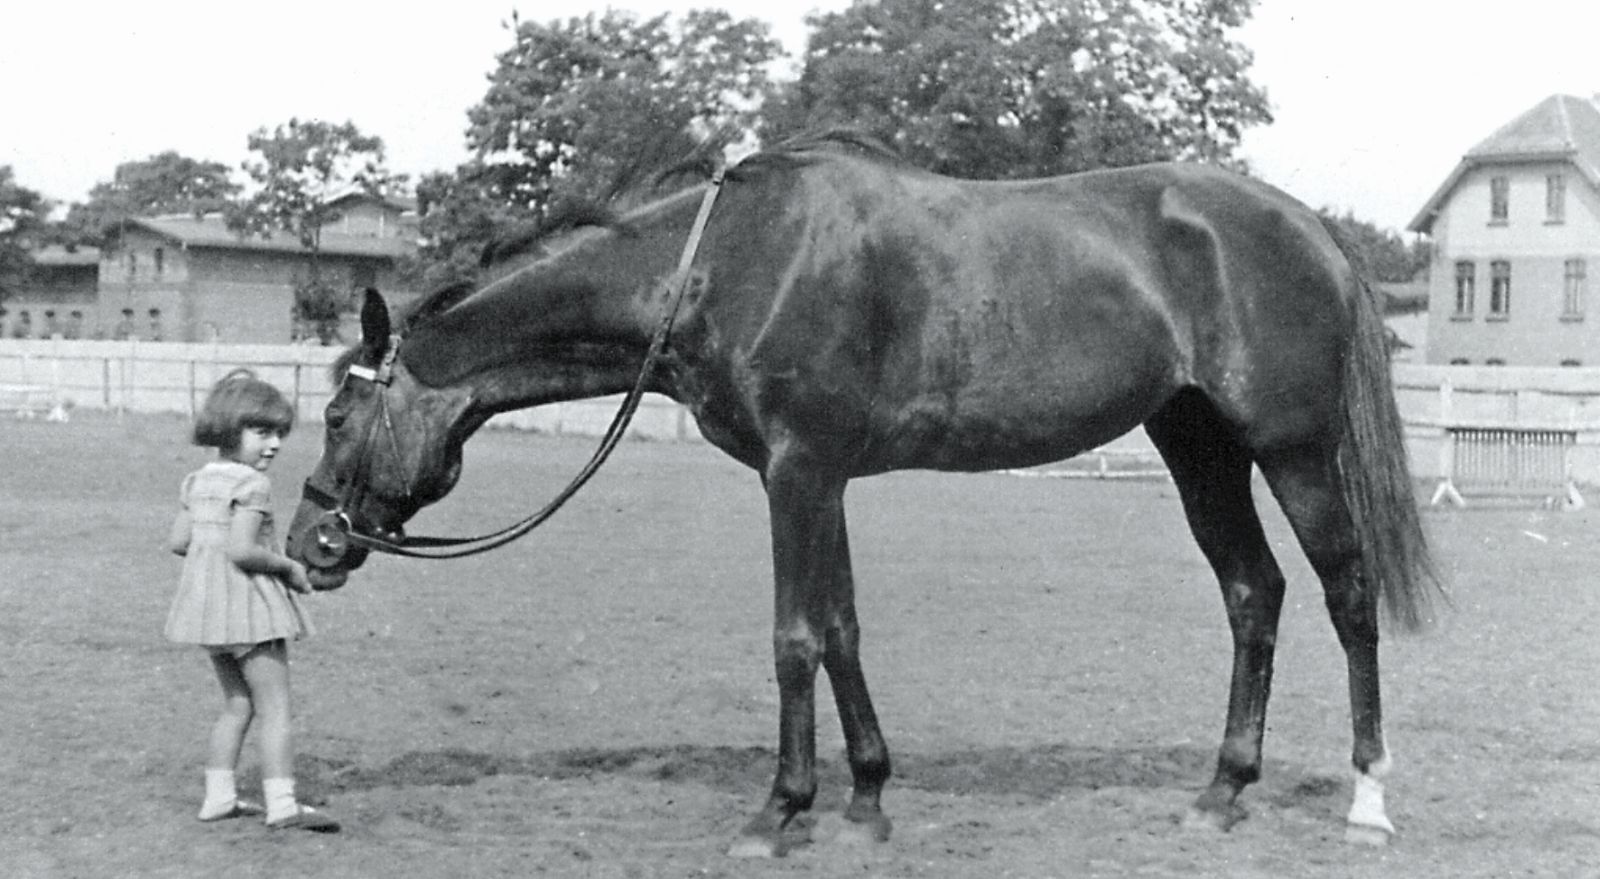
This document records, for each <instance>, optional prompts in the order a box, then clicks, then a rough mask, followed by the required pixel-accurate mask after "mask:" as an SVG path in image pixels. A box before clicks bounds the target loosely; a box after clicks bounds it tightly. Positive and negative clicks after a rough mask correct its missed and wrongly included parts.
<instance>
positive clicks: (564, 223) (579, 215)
mask: <svg viewBox="0 0 1600 879" xmlns="http://www.w3.org/2000/svg"><path fill="white" fill-rule="evenodd" d="M584 226H594V227H597V228H601V229H615V230H617V231H620V232H623V233H625V234H626V233H628V232H630V231H631V230H630V229H628V226H627V224H626V223H624V222H623V221H622V216H621V215H620V214H619V213H618V212H617V210H616V209H615V208H613V207H612V206H611V205H609V204H606V203H605V202H602V201H600V200H598V199H592V198H564V199H562V200H560V201H558V202H556V203H555V204H554V205H552V206H551V207H550V209H549V210H548V211H546V212H545V215H544V216H543V217H542V218H541V219H539V220H538V221H537V222H530V223H519V224H518V225H516V226H513V227H511V228H510V229H507V230H505V231H504V232H502V233H500V234H497V235H495V236H494V237H493V238H491V239H489V243H488V244H485V245H484V246H483V253H482V254H480V255H479V257H478V267H479V268H485V269H486V268H491V267H493V266H496V265H499V264H501V263H504V262H505V261H507V260H509V259H512V258H514V257H518V256H523V255H525V254H528V253H533V252H537V251H538V246H539V244H540V242H541V241H543V240H545V239H547V238H550V237H552V236H554V235H557V234H560V233H562V232H570V231H572V230H574V229H579V228H582V227H584Z"/></svg>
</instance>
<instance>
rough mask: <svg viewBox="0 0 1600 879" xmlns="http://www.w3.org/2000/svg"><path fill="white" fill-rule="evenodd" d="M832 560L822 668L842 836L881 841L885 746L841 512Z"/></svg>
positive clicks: (884, 834) (885, 822) (886, 826)
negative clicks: (840, 775)
mask: <svg viewBox="0 0 1600 879" xmlns="http://www.w3.org/2000/svg"><path fill="white" fill-rule="evenodd" d="M834 559H835V564H834V576H833V580H832V584H831V585H832V588H831V590H830V592H829V610H828V630H827V638H826V643H825V645H824V648H823V654H822V667H823V668H824V669H826V670H827V672H828V683H829V684H831V685H832V688H833V699H834V705H835V706H836V707H837V708H838V710H839V723H840V725H841V726H843V727H844V741H845V752H846V755H847V757H848V759H849V760H850V777H851V781H852V790H851V793H850V805H849V806H848V807H847V808H846V809H845V812H844V817H845V821H846V824H845V829H846V834H848V835H851V836H854V837H857V838H860V839H865V840H868V841H871V842H886V841H887V840H888V839H889V833H890V830H891V828H892V825H891V824H890V821H889V818H888V816H886V815H884V814H883V809H882V808H881V807H880V805H879V797H880V795H881V794H882V793H883V785H884V783H885V782H887V781H888V780H889V771H890V769H889V748H888V745H887V744H885V742H884V740H883V732H882V731H881V730H880V729H879V728H878V716H877V713H876V712H875V711H874V710H873V708H872V698H871V697H870V696H869V695H868V694H867V677H866V674H865V673H864V672H863V671H862V670H861V627H860V625H859V624H858V623H857V622H856V600H855V576H854V574H853V573H852V571H851V569H850V538H849V534H848V533H847V531H846V528H845V521H844V513H843V511H842V510H841V511H840V514H839V537H838V544H837V550H836V552H835V554H834ZM841 835H844V834H841Z"/></svg>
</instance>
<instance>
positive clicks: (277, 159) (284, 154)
mask: <svg viewBox="0 0 1600 879" xmlns="http://www.w3.org/2000/svg"><path fill="white" fill-rule="evenodd" d="M249 147H250V151H251V152H253V153H256V154H258V155H259V158H257V159H253V160H249V161H246V162H245V164H244V169H245V172H246V173H248V174H249V175H250V179H251V180H253V181H254V182H255V184H256V187H257V188H256V190H255V192H254V193H253V194H251V195H250V196H249V197H248V198H246V199H244V200H243V201H240V202H236V203H234V204H233V205H231V206H230V208H229V210H228V212H227V214H228V216H227V222H228V226H229V227H230V228H232V229H234V230H236V231H238V232H239V233H240V234H241V235H250V234H257V235H262V236H270V235H272V234H273V233H274V232H286V233H288V234H290V235H293V236H295V238H297V239H298V240H299V242H300V246H301V247H303V248H305V250H306V255H307V259H306V275H305V277H304V278H303V279H301V280H300V281H299V282H298V283H296V285H295V302H294V318H295V322H296V325H297V326H303V327H306V328H309V329H310V330H311V331H313V332H315V333H316V335H317V338H318V339H319V340H321V342H322V343H323V344H325V345H327V344H332V343H333V342H335V341H338V339H339V320H340V316H341V315H342V314H343V313H344V312H346V311H348V310H349V309H350V302H349V296H348V295H347V293H346V292H342V291H340V290H338V289H337V288H335V287H334V286H333V285H331V284H328V283H326V282H324V280H323V278H322V268H321V262H320V253H321V250H322V229H323V227H324V226H326V225H327V224H328V223H330V222H333V221H334V220H337V219H338V218H339V214H338V210H337V209H336V208H334V207H333V206H332V201H333V199H335V198H337V197H338V196H341V195H344V194H346V193H347V192H349V191H350V190H351V189H360V190H363V191H365V192H369V193H372V194H375V195H381V194H383V193H384V191H385V190H386V189H388V188H390V187H392V186H395V185H399V184H403V182H404V180H405V178H404V177H402V176H399V175H394V174H390V173H389V172H388V170H387V169H386V168H385V167H384V152H383V140H382V139H381V138H378V137H375V136H369V135H365V134H362V133H361V131H360V129H358V128H356V126H355V125H354V124H353V123H350V122H345V123H344V124H342V125H335V124H333V123H330V122H324V121H321V120H316V119H309V120H304V121H302V120H299V119H290V120H289V121H288V123H286V124H283V125H279V126H278V127H277V128H275V129H273V130H272V131H271V132H268V131H267V130H266V129H265V128H262V129H258V130H257V131H256V132H255V133H254V134H252V135H250V139H249Z"/></svg>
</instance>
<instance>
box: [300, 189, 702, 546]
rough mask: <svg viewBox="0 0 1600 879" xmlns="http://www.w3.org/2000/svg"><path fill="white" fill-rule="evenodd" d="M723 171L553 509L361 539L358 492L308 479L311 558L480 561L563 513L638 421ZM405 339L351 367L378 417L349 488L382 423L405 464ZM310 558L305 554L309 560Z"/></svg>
mask: <svg viewBox="0 0 1600 879" xmlns="http://www.w3.org/2000/svg"><path fill="white" fill-rule="evenodd" d="M723 177H724V173H723V168H722V167H721V166H720V165H719V166H718V168H717V169H716V171H715V172H714V173H713V174H712V176H711V185H710V187H709V188H707V189H706V193H705V197H704V198H703V199H701V201H700V210H699V213H698V214H696V215H695V219H694V225H693V226H692V227H691V228H690V230H689V238H688V240H687V241H686V242H685V243H684V247H683V254H682V256H680V257H679V259H678V267H677V269H676V271H675V272H674V273H673V275H672V277H671V279H670V280H669V282H668V283H669V285H670V288H669V299H668V302H667V307H666V313H665V314H664V315H663V316H662V318H661V323H660V324H659V325H658V326H657V327H656V331H655V335H654V336H652V337H651V339H650V347H649V348H648V349H647V350H646V351H645V356H644V363H643V364H642V365H641V366H640V367H639V377H638V378H637V379H636V380H635V381H634V383H633V387H632V388H630V389H629V390H628V393H627V395H626V396H625V397H624V398H623V401H622V405H621V406H620V407H618V409H617V414H616V415H615V416H613V417H612V419H611V424H610V426H608V427H607V428H606V432H605V434H604V435H603V436H602V437H601V440H600V444H599V446H598V447H597V448H596V449H595V451H594V453H593V454H592V455H590V456H589V460H588V462H587V463H585V464H584V465H583V468H582V469H581V470H579V471H578V473H577V475H576V476H574V477H572V480H571V481H570V482H568V483H567V486H566V487H565V488H563V489H562V490H561V491H560V492H559V493H558V494H556V496H555V497H554V498H552V499H551V500H550V502H549V503H547V504H545V505H544V507H542V508H541V509H539V510H538V511H536V512H534V513H531V514H529V515H528V516H527V517H525V518H523V519H522V520H521V521H518V522H514V523H512V524H511V525H508V526H506V527H505V528H502V529H500V530H499V531H494V532H491V533H488V534H480V535H478V536H476V537H411V536H405V537H401V538H399V539H395V540H390V539H386V538H384V537H379V536H376V535H371V534H362V533H361V532H359V531H357V530H356V528H355V527H354V523H353V522H352V521H351V519H350V516H349V514H348V513H347V512H346V507H347V506H348V505H349V504H350V503H351V501H352V500H353V499H354V498H355V497H358V496H359V495H358V490H357V491H352V492H350V495H351V497H349V498H343V499H341V498H338V497H335V496H333V495H331V494H329V493H328V492H326V491H324V490H323V489H321V488H319V487H317V486H315V485H313V484H312V483H311V480H309V479H308V480H306V483H305V487H304V489H303V493H302V497H304V498H305V499H306V500H308V501H311V502H312V503H314V504H316V505H317V506H319V507H322V508H323V509H324V510H326V511H327V512H326V513H324V514H323V516H322V518H321V519H320V520H319V521H318V523H317V524H316V525H314V526H313V527H312V529H311V531H312V533H311V534H310V535H309V536H310V537H312V538H313V539H314V540H315V545H314V546H313V547H310V548H309V552H317V553H320V554H321V555H322V556H323V557H324V558H326V559H328V560H330V561H337V559H339V558H341V557H342V556H343V555H344V553H345V552H346V551H347V550H348V547H349V545H351V544H353V545H355V546H361V547H365V548H367V549H370V550H374V551H377V552H383V553H388V554H390V555H397V556H405V557H407V558H418V559H454V558H464V557H466V556H472V555H477V554H478V553H482V552H488V551H489V550H491V549H495V548H498V547H501V546H504V545H506V544H508V543H510V542H511V541H513V540H516V539H517V538H519V537H522V536H523V535H525V534H527V533H528V532H530V531H532V530H533V529H535V528H537V527H539V526H540V525H542V524H544V522H545V521H546V520H547V519H549V518H550V517H551V516H553V515H555V512H556V511H557V510H559V509H561V507H562V505H564V504H565V503H566V502H567V501H568V500H570V499H571V498H572V496H573V495H575V494H577V493H578V489H580V488H582V487H583V485H584V483H586V482H588V481H589V479H590V478H591V477H593V476H594V474H595V473H596V472H597V471H599V469H600V465H601V464H603V463H605V461H606V459H607V458H608V457H610V456H611V452H612V451H613V450H614V449H615V448H616V447H617V444H618V443H619V442H621V441H622V437H623V434H624V432H625V431H626V430H627V427H628V423H629V422H630V421H632V420H633V415H634V412H636V411H637V410H638V408H639V401H640V400H641V399H642V398H643V397H644V393H645V385H646V384H647V383H648V381H649V378H650V372H651V370H652V369H653V368H654V366H655V364H656V361H657V360H659V359H660V356H661V352H662V351H663V350H665V348H666V345H667V336H668V335H669V333H670V332H671V331H672V323H673V321H674V320H675V319H676V318H677V315H678V309H679V307H680V306H681V305H682V303H683V297H684V293H685V291H687V290H688V288H689V283H690V274H689V272H690V268H691V267H692V266H693V264H694V258H695V254H696V252H697V251H698V250H699V249H700V239H701V237H702V236H703V235H704V233H705V228H706V223H707V222H708V221H709V220H710V218H711V207H712V205H713V204H715V203H716V200H717V195H718V193H719V192H720V191H721V190H722V183H723ZM400 341H401V337H400V336H391V337H390V339H389V345H388V349H387V351H385V353H384V357H383V361H382V363H380V364H379V366H378V367H377V368H375V369H374V368H372V367H365V366H351V367H349V369H348V370H347V371H346V372H345V379H344V380H345V381H349V380H350V379H351V378H352V377H354V378H357V379H360V380H363V381H367V382H371V383H372V384H373V385H374V386H375V387H376V390H377V393H378V407H379V417H377V418H374V419H373V420H372V423H371V425H370V427H369V428H368V431H367V436H366V438H365V439H364V440H363V442H362V446H361V454H360V457H358V458H357V464H356V472H355V476H354V478H353V479H352V480H351V482H350V483H349V484H350V485H351V486H352V487H354V486H358V485H364V484H365V482H366V476H367V473H366V470H367V467H368V464H369V459H370V457H371V455H370V452H371V449H372V446H373V445H374V444H375V442H376V437H375V434H376V433H377V431H378V429H379V425H380V424H381V425H382V427H383V430H384V432H385V434H386V435H387V437H388V440H389V445H390V451H391V452H392V453H393V455H394V459H395V461H396V463H397V465H398V464H399V462H400V460H401V459H400V442H399V438H398V436H397V435H396V433H395V429H394V420H393V417H392V416H391V414H390V412H389V395H388V389H389V383H390V381H391V379H392V377H393V367H394V360H395V355H396V353H397V349H398V348H399V347H400ZM411 482H412V480H411V479H410V478H409V476H408V474H402V479H401V483H402V484H403V485H405V487H406V494H407V496H408V497H409V496H410V493H411ZM309 552H308V555H309Z"/></svg>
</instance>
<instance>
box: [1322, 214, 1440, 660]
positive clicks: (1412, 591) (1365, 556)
mask: <svg viewBox="0 0 1600 879" xmlns="http://www.w3.org/2000/svg"><path fill="white" fill-rule="evenodd" d="M1341 249H1342V245H1341ZM1357 282H1358V284H1359V285H1360V291H1359V292H1358V294H1357V295H1356V302H1355V319H1354V325H1353V327H1352V336H1351V341H1350V348H1349V350H1348V352H1347V353H1346V355H1345V363H1344V393H1343V398H1344V407H1343V413H1342V417H1341V421H1342V422H1343V423H1342V425H1341V437H1340V440H1341V441H1340V444H1339V459H1338V462H1339V471H1340V476H1341V479H1340V482H1341V483H1342V485H1343V487H1344V499H1345V503H1346V505H1347V506H1348V507H1349V509H1350V515H1351V517H1352V518H1353V519H1354V522H1355V529H1356V534H1357V537H1358V539H1359V540H1360V541H1361V577H1362V580H1363V582H1364V583H1365V584H1367V585H1368V587H1369V588H1371V587H1373V586H1375V587H1376V588H1377V589H1378V591H1379V594H1380V595H1381V596H1382V597H1383V605H1384V609H1385V611H1386V612H1387V613H1388V616H1389V618H1390V620H1391V621H1393V622H1395V623H1398V624H1399V625H1400V626H1401V627H1403V628H1405V629H1408V630H1412V631H1415V630H1417V629H1420V628H1422V626H1423V625H1424V624H1425V623H1426V622H1428V621H1429V620H1430V619H1431V618H1432V608H1433V599H1434V598H1435V596H1443V594H1444V592H1443V589H1442V588H1441V587H1440V584H1439V578H1438V575H1437V572H1436V570H1435V569H1434V565H1433V559H1432V556H1431V555H1430V554H1429V552H1428V543H1427V538H1426V536H1425V535H1424V534H1423V530H1422V517H1421V513H1420V512H1419V510H1418V508H1417V499H1416V491H1415V486H1414V485H1413V483H1412V481H1411V468H1410V465H1409V463H1408V461H1407V458H1406V444H1405V431H1404V426H1403V424H1402V422H1401V420H1400V409H1399V407H1398V406H1397V405H1396V404H1395V398H1394V384H1393V378H1392V377H1391V375H1390V372H1389V344H1388V334H1387V332H1386V330H1385V328H1384V324H1383V318H1382V316H1381V315H1380V314H1379V310H1378V303H1377V299H1376V295H1375V292H1374V291H1373V290H1372V288H1370V287H1369V286H1367V283H1366V281H1364V280H1361V279H1360V276H1359V274H1358V275H1357Z"/></svg>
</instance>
